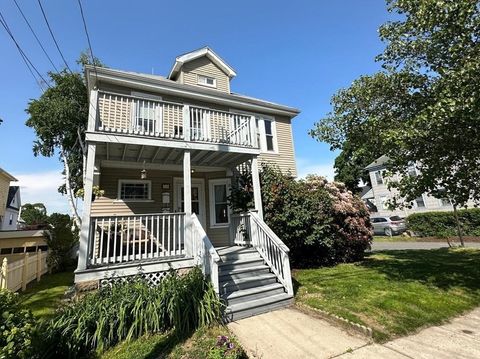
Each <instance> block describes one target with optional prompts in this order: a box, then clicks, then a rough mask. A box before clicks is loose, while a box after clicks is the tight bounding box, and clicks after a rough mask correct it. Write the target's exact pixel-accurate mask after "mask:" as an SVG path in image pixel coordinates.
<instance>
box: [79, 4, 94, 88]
mask: <svg viewBox="0 0 480 359" xmlns="http://www.w3.org/2000/svg"><path fill="white" fill-rule="evenodd" d="M78 6H79V7H80V14H81V15H82V21H83V28H84V29H85V35H87V41H88V47H89V48H90V56H91V57H92V64H93V69H94V70H95V81H96V83H97V85H98V73H97V65H96V64H95V56H93V50H92V44H91V42H90V36H88V30H87V23H86V22H85V16H84V15H83V7H82V2H81V1H80V0H78Z"/></svg>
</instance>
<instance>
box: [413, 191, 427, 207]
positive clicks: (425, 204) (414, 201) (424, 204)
mask: <svg viewBox="0 0 480 359" xmlns="http://www.w3.org/2000/svg"><path fill="white" fill-rule="evenodd" d="M420 197H422V199H423V207H419V206H418V204H417V198H420ZM417 198H415V199H414V200H413V203H415V208H427V201H426V200H425V195H423V194H422V195H421V196H419V197H417Z"/></svg>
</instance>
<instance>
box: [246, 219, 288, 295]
mask: <svg viewBox="0 0 480 359" xmlns="http://www.w3.org/2000/svg"><path fill="white" fill-rule="evenodd" d="M249 215H250V235H251V244H252V246H253V247H254V248H256V249H257V251H258V252H259V253H260V255H261V256H262V258H263V259H264V260H265V262H266V263H267V265H268V266H269V267H270V269H271V270H272V272H273V273H274V274H275V275H276V276H277V278H278V280H279V281H280V283H282V284H283V285H284V286H285V289H286V290H287V293H288V294H290V295H293V284H292V274H291V270H290V259H289V255H288V253H289V252H290V249H289V248H288V247H287V246H286V245H285V243H283V241H282V240H281V239H280V238H279V237H278V236H277V235H276V234H275V232H274V231H273V230H272V229H271V228H270V227H269V226H268V225H267V224H266V223H265V222H264V221H263V220H262V219H261V218H260V217H259V216H258V214H257V213H256V212H253V211H250V212H249ZM260 231H262V232H263V234H264V235H262V234H261V233H260ZM267 242H268V243H267ZM272 245H273V246H272ZM276 249H278V251H276Z"/></svg>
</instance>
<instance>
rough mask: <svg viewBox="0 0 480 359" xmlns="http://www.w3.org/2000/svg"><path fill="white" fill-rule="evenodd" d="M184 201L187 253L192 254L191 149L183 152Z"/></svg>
mask: <svg viewBox="0 0 480 359" xmlns="http://www.w3.org/2000/svg"><path fill="white" fill-rule="evenodd" d="M183 203H184V209H185V236H184V239H185V243H184V245H185V253H186V255H187V256H191V255H192V254H193V253H192V236H191V233H192V232H191V223H192V171H191V167H190V151H188V150H186V151H185V152H184V153H183Z"/></svg>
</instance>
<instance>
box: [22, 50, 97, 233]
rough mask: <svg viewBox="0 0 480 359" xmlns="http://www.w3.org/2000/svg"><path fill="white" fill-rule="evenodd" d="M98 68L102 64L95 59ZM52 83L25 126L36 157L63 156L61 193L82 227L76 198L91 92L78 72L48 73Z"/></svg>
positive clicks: (33, 105)
mask: <svg viewBox="0 0 480 359" xmlns="http://www.w3.org/2000/svg"><path fill="white" fill-rule="evenodd" d="M88 59H89V54H88V53H87V52H83V53H82V54H81V55H80V58H79V60H78V61H77V63H78V64H81V65H82V66H85V64H87V63H89V61H88ZM92 61H93V62H94V63H95V65H96V66H103V64H102V63H101V62H100V61H99V60H98V59H96V58H94V59H93V60H92ZM48 75H49V77H50V79H51V82H52V83H51V84H50V85H49V88H48V89H47V90H46V91H45V92H44V93H43V94H42V95H41V96H40V98H39V99H36V100H31V101H30V102H29V104H28V108H27V109H26V112H27V113H28V114H29V116H30V118H29V119H28V120H27V122H26V125H27V126H29V127H32V128H33V129H34V130H35V134H36V136H37V139H36V141H35V142H34V145H33V153H34V155H35V156H38V155H42V156H46V157H52V156H54V155H55V154H57V153H58V154H59V155H60V161H61V162H62V164H63V176H64V183H63V185H62V186H60V187H59V192H60V193H63V194H66V195H67V199H68V203H69V206H70V210H71V213H72V217H73V220H74V223H75V224H76V226H77V228H80V224H81V219H80V216H79V214H78V209H77V206H76V201H75V196H76V193H77V192H78V190H80V189H82V188H83V174H84V173H85V170H84V166H85V158H86V150H85V130H86V128H87V122H88V93H87V87H86V84H85V82H84V79H83V75H82V74H81V73H79V72H69V71H67V70H63V71H61V72H59V73H53V72H49V74H48Z"/></svg>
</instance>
